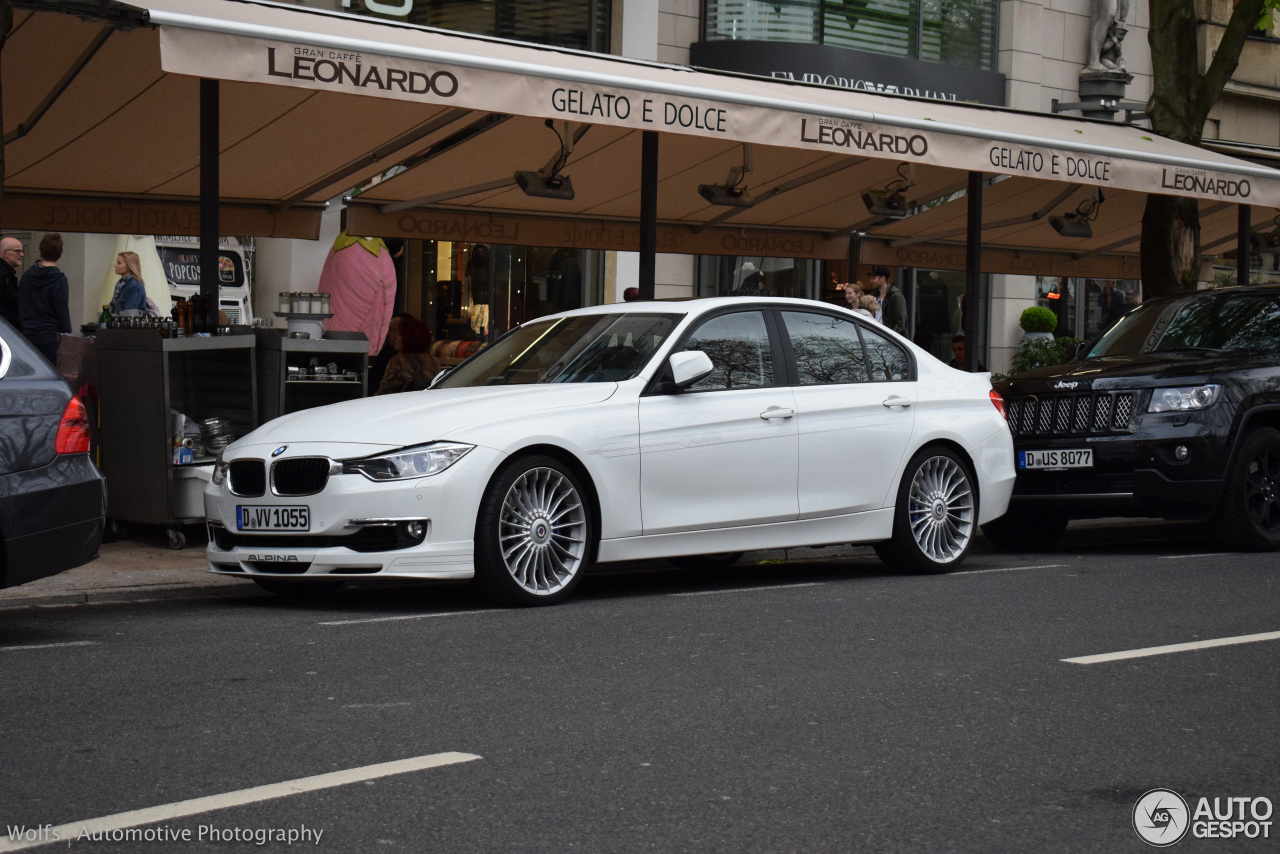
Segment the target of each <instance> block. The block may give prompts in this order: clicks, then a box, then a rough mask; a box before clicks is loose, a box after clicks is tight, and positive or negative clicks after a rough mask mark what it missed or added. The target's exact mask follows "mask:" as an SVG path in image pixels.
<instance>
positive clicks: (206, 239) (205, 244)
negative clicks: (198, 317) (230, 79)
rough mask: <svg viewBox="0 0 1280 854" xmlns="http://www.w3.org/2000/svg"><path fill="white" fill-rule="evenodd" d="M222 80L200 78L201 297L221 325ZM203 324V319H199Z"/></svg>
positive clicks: (216, 322) (214, 320) (216, 323)
mask: <svg viewBox="0 0 1280 854" xmlns="http://www.w3.org/2000/svg"><path fill="white" fill-rule="evenodd" d="M218 202H219V195H218V81H217V80H205V79H201V81H200V296H201V297H202V300H201V301H202V302H204V301H211V303H210V304H212V306H213V309H212V312H213V322H212V326H213V327H214V331H216V329H217V326H218V233H219V227H218ZM197 323H199V321H197Z"/></svg>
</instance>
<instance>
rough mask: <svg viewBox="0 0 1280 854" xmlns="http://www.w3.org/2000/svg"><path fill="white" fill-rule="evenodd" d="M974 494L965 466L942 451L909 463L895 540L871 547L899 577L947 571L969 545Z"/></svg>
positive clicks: (923, 453)
mask: <svg viewBox="0 0 1280 854" xmlns="http://www.w3.org/2000/svg"><path fill="white" fill-rule="evenodd" d="M977 519H978V495H977V491H976V490H975V489H974V478H973V475H972V474H971V473H970V471H969V466H968V464H967V463H966V462H965V461H964V460H962V459H961V458H960V457H959V455H957V454H955V453H953V452H952V451H950V450H947V449H946V448H925V449H924V450H922V451H920V452H919V453H917V454H916V455H915V456H914V457H912V458H911V462H910V463H908V464H907V469H906V471H905V472H904V473H903V475H902V483H901V485H899V487H898V500H897V503H896V504H895V505H894V513H893V539H891V540H886V541H884V542H881V543H876V544H875V550H876V554H877V555H879V556H880V560H882V561H884V563H885V564H886V565H887V566H889V567H890V568H892V569H896V570H899V571H903V572H918V573H935V572H948V571H950V570H952V569H954V568H955V567H957V566H959V565H960V562H961V561H963V560H964V556H965V554H966V553H968V551H969V544H970V543H971V542H972V541H973V532H974V525H975V523H976V522H977Z"/></svg>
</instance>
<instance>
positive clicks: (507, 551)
mask: <svg viewBox="0 0 1280 854" xmlns="http://www.w3.org/2000/svg"><path fill="white" fill-rule="evenodd" d="M498 546H499V548H500V549H501V551H502V562H503V563H504V564H505V565H506V568H507V572H508V573H510V575H511V578H512V579H513V580H514V581H515V582H516V584H518V585H519V586H520V587H521V588H522V589H524V590H525V591H526V592H528V593H532V594H534V595H535V596H549V595H550V594H552V593H555V592H557V591H558V590H560V589H561V588H563V587H564V586H565V585H566V584H568V583H569V582H570V581H571V580H573V577H574V575H576V574H577V572H578V570H579V569H581V567H582V563H583V559H584V557H585V556H586V549H587V509H586V507H585V505H584V504H583V502H582V497H581V496H580V495H578V490H577V489H576V488H575V487H574V485H573V482H572V481H570V480H569V479H568V478H567V477H565V476H564V475H563V474H562V473H560V472H558V471H556V470H555V469H553V468H533V469H529V471H527V472H525V473H524V474H522V475H520V477H519V478H518V479H517V480H516V482H515V483H513V484H511V488H510V489H508V490H507V495H506V497H505V498H504V499H503V500H502V514H501V516H500V517H499V519H498Z"/></svg>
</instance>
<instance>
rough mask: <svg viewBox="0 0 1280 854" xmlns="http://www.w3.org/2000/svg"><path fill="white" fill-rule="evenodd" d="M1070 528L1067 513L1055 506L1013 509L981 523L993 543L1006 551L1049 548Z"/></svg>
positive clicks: (1031, 550) (1032, 550)
mask: <svg viewBox="0 0 1280 854" xmlns="http://www.w3.org/2000/svg"><path fill="white" fill-rule="evenodd" d="M1065 530H1067V517H1066V516H1065V515H1063V514H1062V513H1055V512H1053V511H1052V510H1043V511H1029V510H1023V509H1018V510H1010V511H1009V512H1008V513H1006V514H1004V515H1003V516H1001V517H1000V518H999V519H992V520H991V521H990V522H988V523H987V524H985V525H983V526H982V533H983V534H984V535H985V536H986V538H987V540H988V541H989V542H990V543H991V545H993V546H995V547H996V548H998V549H1003V550H1004V551H1007V552H1034V551H1040V550H1042V549H1047V548H1049V547H1050V546H1052V545H1053V544H1054V543H1056V542H1057V541H1058V538H1059V537H1061V536H1062V532H1063V531H1065Z"/></svg>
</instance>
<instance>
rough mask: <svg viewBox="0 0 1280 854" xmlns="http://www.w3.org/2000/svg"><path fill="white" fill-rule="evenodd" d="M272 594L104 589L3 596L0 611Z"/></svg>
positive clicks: (249, 589)
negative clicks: (41, 594)
mask: <svg viewBox="0 0 1280 854" xmlns="http://www.w3.org/2000/svg"><path fill="white" fill-rule="evenodd" d="M251 593H252V594H255V595H257V594H261V595H264V596H265V595H269V594H267V593H266V591H264V590H262V589H261V588H259V587H258V586H257V585H253V584H234V583H232V584H225V583H224V584H212V585H190V584H181V585H159V586H156V587H147V588H142V589H134V590H128V589H120V588H112V587H100V588H96V589H90V590H77V591H75V592H68V593H50V594H47V595H44V596H14V597H12V598H5V597H4V596H0V611H13V610H17V609H19V608H60V607H68V606H71V605H108V604H114V603H122V602H153V601H156V600H160V599H199V598H202V597H206V596H245V595H248V594H251Z"/></svg>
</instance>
